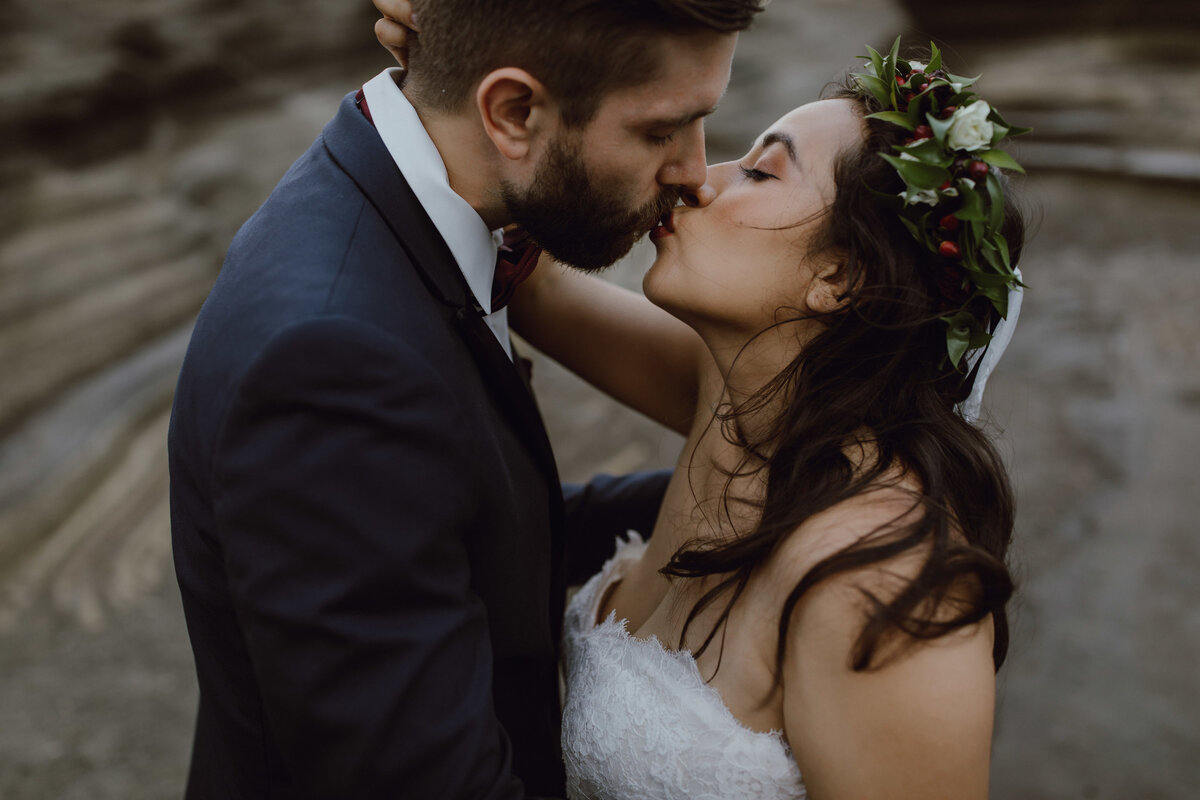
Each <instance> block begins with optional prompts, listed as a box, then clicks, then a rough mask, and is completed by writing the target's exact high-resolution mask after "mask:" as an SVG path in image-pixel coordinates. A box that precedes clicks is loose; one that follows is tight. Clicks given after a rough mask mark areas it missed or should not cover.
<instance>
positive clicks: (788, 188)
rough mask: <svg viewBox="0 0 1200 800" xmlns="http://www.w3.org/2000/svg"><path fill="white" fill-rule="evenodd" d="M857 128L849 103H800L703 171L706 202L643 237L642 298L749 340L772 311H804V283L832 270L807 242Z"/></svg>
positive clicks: (703, 327) (708, 329)
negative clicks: (647, 247) (652, 253)
mask: <svg viewBox="0 0 1200 800" xmlns="http://www.w3.org/2000/svg"><path fill="white" fill-rule="evenodd" d="M864 131H865V129H864V126H863V122H862V118H861V117H860V116H859V115H858V113H857V111H856V108H855V106H854V104H853V103H852V102H851V101H849V100H823V101H820V102H816V103H809V104H808V105H805V106H801V107H800V108H797V109H796V110H794V111H792V112H791V113H789V114H787V115H786V116H784V117H783V118H782V119H780V120H779V121H778V122H776V123H775V124H774V125H772V126H771V127H770V128H768V129H767V131H766V133H764V134H763V135H762V136H761V137H759V139H758V141H757V142H756V143H755V145H754V147H753V149H751V150H750V152H749V153H747V154H746V156H745V157H744V158H742V159H740V160H738V161H731V162H729V163H726V164H718V165H716V166H713V167H709V170H708V185H709V186H710V187H711V190H712V192H711V193H710V194H709V195H708V197H704V198H702V201H701V203H700V204H699V205H697V206H694V207H686V208H682V207H681V208H676V209H675V211H674V214H673V219H672V222H673V225H668V226H666V227H659V228H656V229H655V230H654V231H653V232H652V233H651V238H652V239H653V240H654V243H655V247H656V248H657V250H658V258H657V259H656V260H655V262H654V265H653V266H652V267H651V268H650V271H649V272H648V273H647V274H646V277H645V280H644V282H643V288H644V290H645V292H646V296H647V297H648V298H650V300H651V301H652V302H654V303H655V304H656V305H658V306H661V307H662V308H664V309H666V310H667V311H669V312H670V313H672V314H673V315H675V316H676V317H679V318H680V319H681V320H683V321H684V322H686V323H688V324H689V325H691V326H692V327H694V328H696V329H697V330H698V331H699V332H700V333H701V334H702V335H706V334H710V333H715V334H734V335H736V336H746V335H753V334H755V333H758V332H759V331H762V330H763V329H765V328H766V327H768V326H769V325H771V324H772V323H773V322H775V321H776V318H777V316H778V314H777V312H778V311H779V309H781V308H790V309H796V310H798V311H800V312H801V313H802V314H803V313H806V312H809V311H810V309H809V306H808V303H807V300H806V297H807V292H808V288H809V285H810V283H811V282H812V281H813V280H814V276H816V275H819V274H821V272H822V269H823V268H827V267H829V266H830V265H831V264H833V263H835V262H833V261H831V260H830V259H832V258H833V257H832V256H828V255H826V256H820V255H816V256H814V255H813V254H811V253H810V252H809V244H810V242H811V241H812V237H813V236H814V234H815V233H816V232H817V231H818V230H819V229H820V226H821V225H822V224H823V222H824V212H825V210H826V209H827V208H828V207H829V206H830V204H831V203H832V202H833V199H834V194H835V188H836V187H835V185H834V178H833V170H834V164H835V163H836V161H837V158H838V156H839V155H840V154H841V153H842V152H843V151H845V150H846V149H848V148H851V147H854V146H857V145H859V144H860V143H861V142H862V139H863V136H864ZM672 228H673V230H672Z"/></svg>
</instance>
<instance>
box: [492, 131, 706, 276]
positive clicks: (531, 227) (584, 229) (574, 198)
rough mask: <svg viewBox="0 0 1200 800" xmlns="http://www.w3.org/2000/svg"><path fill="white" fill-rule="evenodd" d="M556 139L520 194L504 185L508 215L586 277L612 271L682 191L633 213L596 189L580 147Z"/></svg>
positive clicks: (618, 197) (607, 191)
mask: <svg viewBox="0 0 1200 800" xmlns="http://www.w3.org/2000/svg"><path fill="white" fill-rule="evenodd" d="M563 139H564V137H561V136H560V137H558V138H556V139H555V140H554V141H553V142H551V143H550V146H549V149H548V151H547V153H546V157H545V158H544V159H542V163H541V164H539V165H538V168H537V171H536V172H535V173H534V177H533V183H532V184H531V185H530V186H529V188H528V189H526V190H525V191H523V192H521V191H518V190H517V189H516V187H514V186H513V185H512V184H511V183H508V182H505V183H503V184H501V187H500V190H501V197H502V198H503V200H504V204H505V206H506V207H507V209H508V212H509V214H511V215H512V218H513V219H514V220H516V222H517V223H518V224H519V225H520V226H521V227H522V228H524V229H525V230H526V231H528V232H529V235H530V236H531V237H532V238H533V240H534V241H535V242H537V243H538V244H539V245H540V246H541V247H542V249H544V250H545V251H546V252H547V253H549V254H550V255H552V256H553V257H554V258H556V259H557V260H559V261H561V262H562V263H564V264H567V265H569V266H572V267H575V268H576V269H580V270H583V271H585V272H595V271H597V270H601V269H603V268H605V267H608V266H611V265H612V264H613V263H614V262H616V261H617V260H618V259H619V258H621V257H622V256H624V255H625V254H626V253H628V252H629V251H630V250H631V249H632V248H633V245H634V243H635V242H637V240H638V239H640V238H641V237H642V236H644V235H645V234H646V233H647V232H648V231H649V230H650V229H651V228H653V227H654V225H655V224H656V223H657V222H658V221H659V219H660V218H662V216H663V215H664V214H666V213H667V212H668V211H670V210H671V209H672V208H674V207H675V205H676V203H678V201H679V197H680V195H681V193H682V189H680V188H678V187H671V188H669V189H665V190H663V192H662V194H661V195H659V196H658V197H657V198H656V199H654V200H652V201H650V202H649V203H646V204H645V205H643V206H641V207H640V208H636V209H633V210H630V208H629V203H628V202H627V198H626V197H625V196H624V195H623V194H620V193H618V192H617V191H616V190H615V189H612V188H609V187H601V186H596V185H595V184H593V182H592V179H591V177H590V176H589V175H588V170H587V164H586V163H584V160H583V155H582V153H581V152H580V148H579V147H578V145H574V144H569V143H567V142H565V141H564V140H563Z"/></svg>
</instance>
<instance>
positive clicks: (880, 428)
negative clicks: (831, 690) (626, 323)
mask: <svg viewBox="0 0 1200 800" xmlns="http://www.w3.org/2000/svg"><path fill="white" fill-rule="evenodd" d="M826 96H827V97H832V98H845V99H849V100H851V101H853V102H855V103H857V104H858V107H859V109H860V110H861V113H862V115H863V116H864V117H865V116H866V115H867V114H870V113H873V112H875V111H879V110H881V109H880V107H879V106H878V104H877V101H875V99H874V98H873V97H872V96H871V95H870V94H868V93H866V92H864V91H862V90H860V89H859V88H857V86H856V85H855V84H854V83H853V79H852V78H850V79H847V80H846V81H844V82H843V83H842V84H840V85H837V86H835V87H834V89H833V90H832V91H827V92H826ZM864 124H865V129H866V134H865V137H864V140H863V144H862V146H861V147H858V148H851V150H850V151H849V152H846V153H843V154H842V156H841V158H840V160H839V162H838V163H837V165H836V168H835V178H836V185H837V192H836V197H835V199H834V201H833V204H832V206H831V207H830V208H829V209H828V210H827V212H826V216H825V219H823V220H821V221H820V222H819V223H818V224H819V225H820V226H821V231H820V233H819V235H818V236H817V243H816V251H817V252H818V253H821V252H825V253H829V252H836V253H838V254H839V259H840V261H839V263H840V264H841V267H840V275H839V276H838V277H840V278H841V279H842V280H843V281H844V285H845V286H847V287H849V288H848V290H847V294H846V295H845V298H844V299H845V301H846V302H845V303H844V305H843V306H842V307H841V308H840V309H839V310H838V311H836V312H834V313H833V314H831V315H829V316H828V317H827V318H826V320H825V322H826V327H825V328H824V329H823V330H822V332H820V333H819V334H818V335H817V336H816V337H815V338H814V339H813V340H812V341H811V342H810V343H808V344H807V345H806V346H805V347H804V348H803V349H802V350H801V352H800V353H799V354H798V355H797V356H796V357H795V359H794V360H793V361H792V362H791V363H790V365H789V366H788V367H787V368H785V369H784V370H783V372H782V373H781V374H780V375H778V376H777V377H776V378H775V379H774V380H773V381H772V382H771V383H770V384H769V385H767V386H766V387H764V388H763V389H762V390H761V391H760V392H758V393H757V394H756V395H754V396H753V397H751V398H750V399H749V400H746V401H744V402H742V403H740V404H739V405H738V406H737V407H732V408H727V409H722V410H721V411H718V413H717V415H716V422H717V423H719V424H720V426H721V429H722V431H723V434H724V436H725V437H726V438H727V439H729V440H730V441H731V442H732V443H735V444H737V445H739V446H740V447H742V448H743V451H744V453H746V455H745V457H744V458H743V460H742V462H741V463H740V464H739V465H738V466H737V467H735V468H734V469H733V470H731V471H729V472H728V473H727V482H726V486H725V490H724V492H723V494H722V497H721V508H722V510H723V511H722V513H723V514H724V515H725V516H727V517H729V519H732V517H731V515H730V507H731V504H733V503H738V502H744V501H742V500H740V499H738V498H733V497H731V496H730V491H731V489H730V487H731V485H732V482H733V480H734V478H735V477H739V476H746V475H749V474H754V473H760V476H762V473H765V485H766V490H765V495H764V496H763V497H762V499H761V500H758V501H753V504H754V505H755V506H757V509H758V511H759V513H760V516H759V517H758V522H757V525H756V526H755V527H754V529H753V530H751V531H749V532H747V533H741V534H739V535H737V536H734V537H730V538H729V539H727V540H723V541H721V542H719V543H718V544H711V543H700V542H697V541H693V542H690V543H688V544H686V545H685V546H684V547H682V548H681V549H680V550H679V551H678V552H676V553H675V555H674V556H673V558H672V559H671V561H670V563H669V564H668V565H667V566H666V567H665V568H663V570H662V572H663V574H665V575H668V576H672V577H684V578H693V577H703V576H713V577H714V578H716V580H715V582H714V584H713V585H712V588H711V589H709V590H708V591H707V592H706V593H705V594H704V595H703V596H702V597H701V598H700V599H699V601H697V603H696V604H695V605H694V606H693V607H692V609H691V611H690V613H689V615H688V617H687V619H686V621H685V623H684V628H683V633H682V634H681V636H680V647H683V641H684V639H685V637H686V635H687V631H688V627H689V626H690V625H691V624H692V623H693V622H694V621H695V619H696V618H697V615H698V614H700V612H701V611H703V610H704V609H705V608H707V607H709V606H710V605H712V604H713V603H714V602H716V601H717V600H719V599H720V598H722V597H724V598H726V599H727V604H726V605H725V607H724V610H723V612H722V613H721V615H720V616H719V617H718V618H717V622H716V624H715V625H714V626H713V628H712V630H711V631H710V632H709V633H708V634H707V638H705V639H704V641H703V643H702V644H701V646H700V647H699V648H697V649H696V650H695V654H696V655H699V654H700V653H702V652H703V651H704V650H705V649H706V648H708V647H709V645H711V644H712V642H713V640H714V638H715V637H716V635H717V633H718V632H719V631H720V630H722V629H723V627H724V624H725V623H726V621H727V620H728V617H729V614H730V611H731V609H732V607H733V605H734V603H736V602H737V599H738V598H739V596H740V595H741V593H742V591H743V590H744V589H745V588H746V586H747V584H748V582H749V580H750V578H751V576H752V575H753V573H754V571H755V570H756V569H757V568H758V567H759V566H761V565H763V564H764V563H765V562H766V561H767V560H768V559H769V558H771V557H772V555H773V554H774V553H775V552H776V551H777V550H778V548H779V547H780V545H781V544H782V543H783V542H784V540H786V539H787V538H788V537H789V536H790V535H792V533H793V532H794V531H796V529H797V528H798V527H799V526H800V525H801V524H803V523H804V522H805V521H806V520H808V519H810V518H812V517H813V516H814V515H816V514H818V513H820V512H822V511H825V510H826V509H829V508H831V507H833V506H835V505H837V504H838V503H841V502H843V501H845V500H847V499H849V498H852V497H854V496H856V495H859V494H862V493H864V492H866V491H868V490H870V489H872V488H874V487H878V486H880V485H883V484H888V483H890V484H892V485H895V483H896V482H895V479H894V477H893V476H894V474H895V473H894V470H895V468H896V467H900V468H902V469H903V471H904V473H905V475H906V476H908V477H910V478H912V479H915V481H916V482H917V483H918V484H919V486H920V488H921V491H920V492H919V493H914V499H913V507H912V510H911V511H910V513H908V514H905V515H902V516H901V517H899V518H897V519H896V520H894V521H893V523H892V524H890V525H887V526H884V527H882V528H880V529H879V530H877V531H875V533H874V534H872V535H871V536H868V537H865V538H864V539H862V540H860V541H858V542H856V543H854V544H852V545H850V546H848V547H846V548H844V549H842V550H841V551H839V552H837V553H835V554H833V555H831V556H829V557H827V558H825V559H824V560H822V561H821V562H819V563H818V564H817V565H815V566H814V567H813V568H812V569H811V570H809V571H808V573H807V574H805V575H804V576H803V578H802V579H801V580H800V581H799V582H798V583H797V584H796V586H795V587H794V588H793V589H792V591H791V593H790V594H789V595H788V597H787V600H786V601H785V603H784V604H783V607H782V610H781V613H780V619H779V627H778V637H779V638H778V644H777V648H776V663H775V675H776V680H777V681H779V680H780V678H781V675H782V668H783V662H784V656H785V653H786V648H787V641H788V636H787V634H788V630H789V625H790V621H791V618H792V614H793V612H794V611H795V609H796V605H797V603H799V602H800V600H801V599H802V598H803V597H804V595H805V593H806V592H808V591H809V590H810V589H811V588H812V587H814V586H816V585H817V584H819V583H821V582H822V581H825V580H827V579H829V578H831V577H834V576H837V575H845V574H847V573H853V572H855V571H858V570H862V569H864V568H869V567H872V566H876V567H878V566H883V565H885V563H886V562H888V561H891V560H893V559H895V558H897V557H898V556H902V555H904V554H907V553H912V552H920V553H923V554H925V557H924V561H923V564H922V565H921V567H920V569H919V572H918V573H917V574H916V575H915V577H913V578H912V579H911V580H909V581H907V583H906V584H905V585H903V586H902V587H901V588H900V590H899V591H898V592H896V593H895V594H894V596H891V597H890V599H885V598H881V597H879V596H878V595H876V594H875V593H873V592H871V591H870V590H868V589H865V588H860V591H861V592H862V593H863V595H864V596H865V598H866V599H867V601H868V613H867V615H866V620H865V622H864V625H863V628H862V630H861V632H860V634H859V636H858V639H857V641H856V643H855V646H854V648H853V651H852V653H851V667H852V668H853V669H854V670H855V671H863V670H867V669H871V668H873V667H877V666H878V665H879V664H880V663H881V662H882V661H883V659H877V658H876V657H877V656H878V655H879V649H880V645H881V643H882V641H883V639H884V637H885V636H891V635H893V634H897V633H901V634H906V635H907V636H908V637H911V638H910V639H908V640H907V642H906V643H907V644H911V643H912V642H913V641H915V640H928V639H935V638H937V637H940V636H944V635H946V634H948V633H951V632H953V631H955V630H958V629H960V628H963V627H965V626H969V625H972V624H975V623H977V622H980V621H981V620H983V619H985V618H986V617H987V616H988V615H991V616H992V618H993V620H994V627H995V639H994V642H995V643H994V647H993V652H992V657H993V662H994V665H995V668H996V669H997V670H999V668H1000V666H1001V664H1002V663H1003V662H1004V658H1005V655H1006V653H1007V650H1008V618H1007V615H1006V610H1005V607H1006V604H1007V602H1008V600H1009V598H1010V597H1011V596H1012V593H1013V580H1012V578H1011V576H1010V574H1009V571H1008V569H1007V566H1006V563H1005V557H1006V551H1007V550H1008V546H1009V543H1010V540H1011V538H1012V529H1013V513H1014V509H1013V497H1012V490H1011V488H1010V485H1009V482H1008V477H1007V474H1006V471H1005V469H1004V465H1003V463H1002V462H1001V460H1000V457H999V455H998V454H997V452H996V450H995V449H994V448H993V446H992V444H991V442H990V441H989V439H988V438H987V437H986V436H985V435H984V434H983V433H982V432H981V431H980V430H979V429H977V428H976V427H975V426H974V425H972V424H970V423H968V422H967V421H965V420H964V419H963V418H962V417H961V416H960V415H959V414H958V413H957V412H956V411H955V406H956V405H957V404H958V403H960V402H962V401H963V400H964V399H965V398H966V397H967V396H968V395H969V394H970V391H971V387H972V385H973V382H974V378H975V375H974V373H973V372H971V371H970V370H969V369H968V368H967V367H966V366H965V364H966V361H967V360H966V359H964V360H963V362H962V363H963V365H964V366H962V367H960V368H955V367H953V366H951V365H950V364H949V360H948V358H946V325H945V323H944V322H942V321H941V319H939V316H940V314H942V313H945V311H946V309H948V308H955V309H956V308H958V307H959V306H960V305H961V303H962V301H963V299H964V298H963V297H962V296H961V295H960V293H961V291H962V290H961V288H960V285H959V282H960V281H961V277H960V278H959V279H958V280H951V281H947V280H946V279H945V270H947V269H948V264H947V263H946V262H945V260H944V259H942V258H941V257H940V256H938V255H935V254H934V253H931V252H929V251H928V250H926V249H925V248H924V247H922V246H921V245H920V244H919V243H918V242H917V241H916V240H915V239H914V238H913V236H912V235H911V234H910V233H909V232H908V230H906V229H905V227H904V226H903V225H902V224H901V222H900V219H899V217H898V216H897V215H896V213H895V212H894V210H889V209H888V208H887V205H886V203H881V202H880V201H879V198H878V197H876V195H875V194H874V193H875V192H881V193H883V194H886V195H892V196H895V195H896V194H898V193H899V192H901V191H902V190H903V189H904V185H903V183H902V181H901V179H900V177H899V175H898V174H897V172H896V170H895V168H893V167H892V166H891V165H890V164H888V163H887V162H886V161H884V160H883V159H882V158H880V157H879V154H880V153H889V152H891V151H892V150H891V148H892V146H893V145H895V144H899V143H901V142H902V141H903V140H904V139H905V138H907V136H908V135H909V134H908V133H907V132H906V131H904V130H902V129H900V128H899V127H898V126H895V125H891V124H887V123H884V122H880V121H878V120H870V119H865V120H864ZM1007 194H1008V193H1006V195H1007ZM1003 233H1004V236H1005V238H1006V239H1007V240H1008V243H1009V248H1010V250H1011V252H1012V257H1013V263H1014V264H1015V263H1016V262H1017V260H1018V259H1019V257H1020V252H1021V247H1022V244H1023V241H1024V222H1023V220H1022V216H1021V214H1020V212H1019V210H1018V209H1017V208H1016V206H1015V205H1014V204H1013V203H1012V202H1011V200H1008V199H1007V197H1006V207H1005V223H1004V228H1003ZM985 302H986V301H985ZM977 311H978V312H979V313H988V312H987V310H986V307H981V308H979V309H977ZM991 322H993V323H994V322H995V320H994V319H993V320H991ZM779 398H785V399H786V402H784V403H782V404H780V405H782V409H783V410H782V411H781V412H780V413H779V414H778V415H777V416H776V417H775V419H774V420H773V423H772V424H770V425H768V426H765V428H766V429H765V430H762V429H761V428H760V427H759V426H755V427H754V429H753V433H748V430H749V428H750V426H742V425H740V424H739V419H741V418H742V417H744V416H745V415H747V414H750V413H753V412H756V411H761V410H762V409H764V408H768V407H771V404H772V403H775V402H776V401H777V400H778V399H779ZM856 445H864V447H863V448H862V452H865V453H869V454H870V456H869V459H868V461H867V463H862V464H858V465H855V464H852V463H851V460H850V459H849V458H848V457H847V452H848V451H849V449H850V448H852V447H855V446H856ZM856 449H857V448H856ZM917 548H920V550H919V551H918V550H917ZM901 642H902V643H905V641H904V640H901ZM719 666H720V660H719V659H718V668H719Z"/></svg>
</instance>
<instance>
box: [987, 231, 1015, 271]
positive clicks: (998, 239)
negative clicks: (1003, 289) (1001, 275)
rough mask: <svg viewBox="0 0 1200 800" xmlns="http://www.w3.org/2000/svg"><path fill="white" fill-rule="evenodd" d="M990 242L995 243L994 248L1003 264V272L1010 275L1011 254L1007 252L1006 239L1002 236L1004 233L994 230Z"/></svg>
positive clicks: (1011, 269)
mask: <svg viewBox="0 0 1200 800" xmlns="http://www.w3.org/2000/svg"><path fill="white" fill-rule="evenodd" d="M992 243H993V244H994V245H995V247H996V250H997V251H998V252H999V253H1000V259H1001V263H1003V264H1004V272H1005V274H1008V275H1012V274H1013V268H1012V254H1011V253H1009V250H1008V240H1007V239H1005V238H1004V235H1003V234H1001V233H1000V231H996V232H995V233H993V234H992Z"/></svg>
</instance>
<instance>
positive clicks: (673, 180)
mask: <svg viewBox="0 0 1200 800" xmlns="http://www.w3.org/2000/svg"><path fill="white" fill-rule="evenodd" d="M664 173H665V174H663V176H662V178H663V180H662V181H661V182H662V183H667V184H672V185H675V186H678V187H679V188H680V196H681V197H682V198H683V202H684V203H686V204H687V205H689V206H705V205H708V203H710V202H711V201H712V197H713V194H714V193H713V190H712V188H711V187H710V186H708V183H707V180H708V164H707V162H706V161H705V152H704V128H703V127H702V126H700V125H697V126H696V130H695V132H694V133H693V134H692V135H691V136H689V137H687V141H686V142H685V143H684V145H683V147H682V148H681V149H680V151H679V153H678V155H677V157H676V158H674V159H672V161H671V163H670V164H668V165H667V169H666V170H664Z"/></svg>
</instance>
